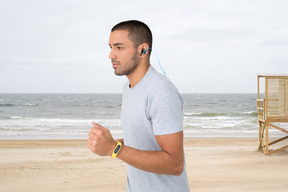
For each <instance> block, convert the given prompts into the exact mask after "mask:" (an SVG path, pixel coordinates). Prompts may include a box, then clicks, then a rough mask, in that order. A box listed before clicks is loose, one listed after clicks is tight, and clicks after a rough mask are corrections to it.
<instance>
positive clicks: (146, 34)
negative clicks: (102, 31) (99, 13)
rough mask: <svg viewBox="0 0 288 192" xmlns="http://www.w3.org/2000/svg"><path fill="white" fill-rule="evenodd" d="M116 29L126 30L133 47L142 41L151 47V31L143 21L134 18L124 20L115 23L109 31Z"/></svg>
mask: <svg viewBox="0 0 288 192" xmlns="http://www.w3.org/2000/svg"><path fill="white" fill-rule="evenodd" d="M116 30H125V31H128V38H129V39H130V40H131V41H132V42H133V44H134V47H135V48H137V47H138V46H139V45H141V44H143V43H147V44H148V45H149V48H151V49H152V33H151V30H150V29H149V27H148V26H147V25H146V24H145V23H143V22H141V21H136V20H130V21H124V22H121V23H118V24H117V25H115V26H114V27H113V28H112V29H111V32H113V31H116ZM147 52H151V51H147Z"/></svg>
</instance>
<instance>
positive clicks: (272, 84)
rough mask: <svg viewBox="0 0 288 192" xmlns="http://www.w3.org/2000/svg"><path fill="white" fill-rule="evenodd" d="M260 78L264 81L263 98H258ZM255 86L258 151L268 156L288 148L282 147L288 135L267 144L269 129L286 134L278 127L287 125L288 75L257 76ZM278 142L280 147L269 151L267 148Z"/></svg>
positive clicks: (285, 130) (285, 131)
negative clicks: (256, 95) (256, 94)
mask: <svg viewBox="0 0 288 192" xmlns="http://www.w3.org/2000/svg"><path fill="white" fill-rule="evenodd" d="M261 78H264V80H265V96H264V98H260V79H261ZM257 84H258V98H257V110H258V122H259V150H263V151H264V154H265V155H270V154H272V153H275V152H278V151H281V150H284V149H286V148H288V145H284V146H283V143H284V142H285V141H284V140H286V139H288V135H287V136H284V137H283V136H281V138H276V139H275V138H273V139H274V141H272V142H270V143H269V128H274V129H277V130H279V131H281V132H284V133H286V134H288V130H287V128H286V129H285V128H280V126H281V127H283V126H284V125H285V123H288V74H270V75H269V74H267V75H258V76H257ZM275 124H277V125H275ZM282 125H283V126H282ZM286 125H287V124H286ZM286 127H287V126H286ZM286 134H285V135H286ZM280 141H281V142H282V145H281V146H280V147H278V148H276V149H273V150H271V149H270V150H269V146H271V145H274V144H276V143H279V142H280ZM285 143H286V142H285ZM286 144H287V143H286Z"/></svg>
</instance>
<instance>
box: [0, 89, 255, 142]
mask: <svg viewBox="0 0 288 192" xmlns="http://www.w3.org/2000/svg"><path fill="white" fill-rule="evenodd" d="M181 95H182V98H183V104H184V108H183V110H184V111H183V112H184V135H185V137H258V129H259V127H258V121H257V110H256V99H257V95H256V94H181ZM121 101H122V95H121V94H0V140H22V139H23V140H26V139H87V137H88V132H89V130H90V128H91V122H92V121H95V122H97V123H99V124H101V125H102V126H104V127H106V128H109V129H110V131H111V133H112V135H113V136H114V137H117V138H119V137H121V135H122V130H121V121H120V111H121Z"/></svg>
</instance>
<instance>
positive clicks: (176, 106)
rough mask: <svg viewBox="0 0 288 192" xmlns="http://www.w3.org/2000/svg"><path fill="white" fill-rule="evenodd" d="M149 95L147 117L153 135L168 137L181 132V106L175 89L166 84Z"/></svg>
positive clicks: (180, 100) (179, 97)
mask: <svg viewBox="0 0 288 192" xmlns="http://www.w3.org/2000/svg"><path fill="white" fill-rule="evenodd" d="M152 93H153V94H152V95H150V99H149V102H148V103H149V104H148V115H149V118H150V120H151V122H152V128H153V133H154V135H168V134H172V133H177V132H180V131H182V130H183V104H182V98H181V96H180V94H179V92H178V90H177V89H175V88H174V86H171V85H170V84H166V85H164V86H163V87H160V88H159V89H157V90H154V91H153V92H152Z"/></svg>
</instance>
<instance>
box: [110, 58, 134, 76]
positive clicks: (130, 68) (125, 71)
mask: <svg viewBox="0 0 288 192" xmlns="http://www.w3.org/2000/svg"><path fill="white" fill-rule="evenodd" d="M138 64H139V58H138V57H137V53H135V54H134V55H133V57H132V58H131V59H130V61H128V62H127V64H126V66H125V67H123V68H121V67H122V66H121V63H119V65H120V70H119V71H117V69H115V70H114V73H115V75H117V76H123V75H126V76H127V75H130V74H132V73H133V72H134V71H135V70H136V68H137V67H138Z"/></svg>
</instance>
